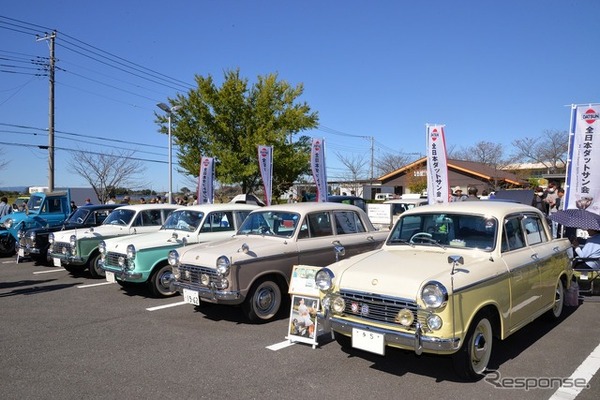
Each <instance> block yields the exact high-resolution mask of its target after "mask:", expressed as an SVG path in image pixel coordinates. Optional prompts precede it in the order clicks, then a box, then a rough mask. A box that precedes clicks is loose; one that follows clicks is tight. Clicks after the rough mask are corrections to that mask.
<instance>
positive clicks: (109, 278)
mask: <svg viewBox="0 0 600 400" xmlns="http://www.w3.org/2000/svg"><path fill="white" fill-rule="evenodd" d="M104 272H106V281H107V282H111V283H115V282H116V281H117V280H116V279H115V273H114V272H110V271H104Z"/></svg>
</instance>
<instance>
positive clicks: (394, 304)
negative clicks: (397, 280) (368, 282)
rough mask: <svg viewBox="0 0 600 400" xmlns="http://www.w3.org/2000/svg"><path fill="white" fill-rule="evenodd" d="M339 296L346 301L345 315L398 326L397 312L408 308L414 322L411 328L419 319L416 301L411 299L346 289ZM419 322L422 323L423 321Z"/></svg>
mask: <svg viewBox="0 0 600 400" xmlns="http://www.w3.org/2000/svg"><path fill="white" fill-rule="evenodd" d="M340 296H342V298H343V299H344V301H345V303H346V308H345V310H344V313H345V314H347V315H352V316H356V317H359V318H364V319H367V320H371V321H376V322H382V323H386V324H392V325H394V326H395V327H399V326H400V324H399V323H397V322H396V317H397V315H398V312H399V311H400V310H402V309H408V310H410V311H411V312H412V313H413V317H414V322H413V323H412V325H411V328H412V329H414V328H415V325H416V323H417V321H419V318H418V317H419V316H420V315H419V314H420V313H418V311H417V310H418V307H417V303H416V302H415V301H413V300H408V299H402V298H398V297H389V296H382V295H378V294H372V293H365V292H354V291H347V290H346V291H341V292H340ZM421 319H423V320H424V319H425V316H421ZM420 322H421V323H423V322H424V321H420Z"/></svg>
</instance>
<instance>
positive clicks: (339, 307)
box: [331, 297, 346, 314]
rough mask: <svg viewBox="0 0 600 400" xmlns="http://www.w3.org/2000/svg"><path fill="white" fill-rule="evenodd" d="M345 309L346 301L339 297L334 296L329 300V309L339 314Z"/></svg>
mask: <svg viewBox="0 0 600 400" xmlns="http://www.w3.org/2000/svg"><path fill="white" fill-rule="evenodd" d="M345 309H346V302H345V301H344V299H343V298H341V297H335V298H334V299H333V300H332V301H331V310H332V311H333V312H335V313H337V314H341V313H343V312H344V310H345Z"/></svg>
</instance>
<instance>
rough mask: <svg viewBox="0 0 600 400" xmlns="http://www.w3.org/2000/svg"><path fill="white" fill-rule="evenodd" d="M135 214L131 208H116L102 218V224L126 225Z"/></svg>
mask: <svg viewBox="0 0 600 400" xmlns="http://www.w3.org/2000/svg"><path fill="white" fill-rule="evenodd" d="M134 216H135V211H133V210H122V209H116V210H114V211H113V212H111V213H110V214H109V215H108V217H106V219H105V220H104V222H103V223H102V225H123V226H127V225H129V223H130V222H131V220H132V219H133V217H134Z"/></svg>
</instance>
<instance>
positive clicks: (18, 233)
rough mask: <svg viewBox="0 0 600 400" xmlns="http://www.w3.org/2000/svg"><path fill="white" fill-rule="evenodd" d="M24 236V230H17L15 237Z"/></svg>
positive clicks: (21, 237)
mask: <svg viewBox="0 0 600 400" xmlns="http://www.w3.org/2000/svg"><path fill="white" fill-rule="evenodd" d="M24 237H25V231H23V230H21V231H19V232H17V238H19V239H23V238H24Z"/></svg>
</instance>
